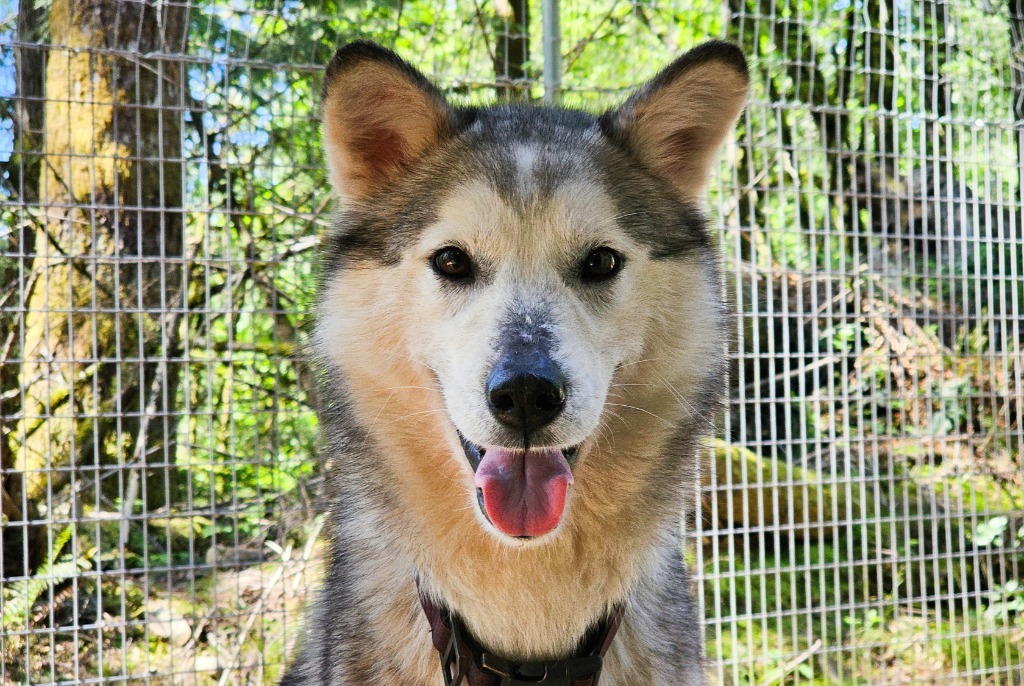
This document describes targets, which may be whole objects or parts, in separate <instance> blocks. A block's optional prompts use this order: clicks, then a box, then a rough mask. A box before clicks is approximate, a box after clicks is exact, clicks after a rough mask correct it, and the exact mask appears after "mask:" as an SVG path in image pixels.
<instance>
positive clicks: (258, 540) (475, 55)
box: [0, 0, 1024, 686]
mask: <svg viewBox="0 0 1024 686" xmlns="http://www.w3.org/2000/svg"><path fill="white" fill-rule="evenodd" d="M545 17H546V21H545ZM552 17H557V18H558V19H559V21H558V22H557V24H558V25H559V26H556V25H555V23H554V22H552ZM357 37H364V38H371V39H375V40H378V41H380V42H382V43H385V44H387V45H391V46H394V47H395V48H396V49H397V50H399V51H400V52H401V53H403V54H404V55H406V56H408V57H409V58H410V59H412V60H413V61H414V62H415V63H416V64H417V65H419V66H420V67H421V68H423V69H424V70H425V71H426V72H428V73H429V74H431V75H432V76H433V77H434V78H435V79H436V81H437V82H438V83H439V85H440V86H441V87H442V88H443V89H444V90H445V92H446V93H448V94H449V95H450V96H451V97H452V98H453V99H455V100H458V101H460V102H464V103H473V102H485V101H490V100H493V99H495V98H503V99H529V100H536V101H540V100H542V99H548V100H561V102H562V103H563V104H566V105H570V106H583V107H588V108H600V107H605V106H609V105H611V104H612V103H614V102H617V101H619V100H621V99H622V98H623V97H624V95H625V94H626V93H627V92H628V91H629V89H630V88H631V87H632V86H634V85H636V84H637V83H639V82H641V81H642V80H643V79H645V78H647V77H649V76H651V75H653V74H654V73H655V72H656V71H657V70H658V69H659V68H660V67H661V66H663V65H664V64H666V63H667V61H669V60H670V59H671V57H672V56H673V55H675V54H677V53H678V52H680V51H681V50H683V49H685V48H687V47H690V46H692V45H694V44H696V43H697V42H699V41H701V40H704V39H706V38H709V37H720V38H725V39H728V40H731V41H734V42H736V43H738V44H739V45H741V46H742V47H743V49H744V51H745V52H746V53H747V55H748V56H749V57H750V59H751V65H752V72H753V94H752V97H751V102H750V106H749V108H748V110H747V112H746V114H745V115H744V117H743V119H742V120H741V122H740V126H739V129H738V132H737V136H736V138H735V141H734V143H732V144H731V145H730V146H729V147H728V148H727V150H725V153H724V159H723V162H722V165H721V172H720V174H719V176H718V179H717V181H716V183H715V184H714V187H713V189H712V203H711V207H712V212H713V215H714V217H715V218H716V219H717V225H718V226H719V227H720V238H721V245H722V248H723V253H724V261H725V265H726V270H727V274H728V276H729V278H728V285H727V289H726V290H727V292H726V293H723V297H725V298H726V299H727V300H728V302H730V303H731V305H732V308H733V310H734V316H733V319H732V331H733V335H732V340H731V344H730V354H731V359H732V367H731V374H730V380H729V383H730V389H731V393H730V401H729V403H728V406H727V408H726V411H725V413H724V416H723V419H722V422H721V425H720V431H719V435H718V437H717V438H716V439H715V441H714V443H713V444H712V445H711V446H710V448H709V450H708V453H707V465H708V468H707V470H706V474H705V479H704V483H703V484H702V487H701V493H700V498H699V503H700V507H699V511H698V512H697V513H696V514H695V516H693V517H688V518H687V519H686V521H685V523H684V524H685V526H686V530H687V532H688V540H689V542H690V544H689V545H688V547H687V550H685V551H684V554H685V555H686V556H687V558H688V560H689V562H690V564H691V566H692V567H693V569H694V570H695V572H696V577H697V582H698V583H699V584H700V588H701V590H702V592H701V593H698V597H699V598H700V601H701V604H702V611H703V616H704V618H705V622H704V629H705V639H706V649H707V654H708V657H709V662H708V676H709V681H710V682H711V683H720V684H745V683H746V684H791V683H806V684H889V683H891V684H904V683H934V682H939V681H940V680H941V681H943V682H947V681H948V682H953V683H965V684H966V683H971V684H1022V683H1024V470H1022V462H1021V460H1022V448H1024V426H1022V414H1024V383H1022V376H1024V361H1022V338H1024V212H1022V199H1021V191H1022V181H1024V9H1022V5H1021V2H1020V0H1009V1H1008V2H995V1H990V0H951V1H949V2H930V1H928V2H926V1H923V0H894V1H892V2H889V1H887V0H834V2H829V3H822V2H820V0H718V1H714V2H712V1H711V0H693V1H691V2H664V1H658V0H652V1H651V2H640V1H634V2H625V1H617V0H601V1H597V2H590V1H587V2H584V1H583V0H563V2H562V3H561V7H560V8H559V7H558V3H557V2H552V1H549V2H545V3H529V2H520V1H519V0H494V1H492V2H484V1H483V0H473V1H467V0H451V1H450V2H445V3H435V2H420V1H418V0H416V1H402V0H378V1H376V2H363V3H353V2H342V1H341V0H318V1H317V2H309V3H302V2H299V1H298V0H198V1H196V2H191V1H187V2H181V1H179V0H161V1H160V2H155V1H153V0H142V1H139V0H0V98H3V100H2V103H0V163H2V179H0V198H2V200H3V204H2V207H0V217H2V221H0V432H2V434H0V439H2V440H0V476H2V480H3V481H2V489H0V492H2V498H3V500H2V505H3V510H2V517H3V518H2V524H0V543H2V546H0V588H2V594H0V610H2V612H0V614H2V625H0V653H2V655H3V663H2V667H0V681H2V682H3V683H4V684H7V683H11V684H28V683H32V684H55V683H90V682H113V681H117V682H145V683H189V684H218V685H219V686H224V685H226V684H242V683H272V682H273V681H274V680H275V679H276V678H277V677H278V676H279V675H280V672H281V670H282V668H283V665H284V664H285V663H286V662H287V660H288V658H289V656H290V654H291V650H292V643H291V641H292V640H293V638H294V636H295V634H296V629H297V628H298V625H299V623H300V621H301V619H302V605H303V602H304V599H305V598H306V594H307V591H308V589H309V588H310V587H312V586H315V583H316V580H317V576H318V573H319V569H320V548H319V547H318V545H317V543H316V540H317V534H318V533H319V531H320V528H321V525H322V519H321V517H320V515H319V514H318V508H317V491H318V484H319V480H320V479H321V476H320V475H319V473H318V470H317V467H316V461H315V456H314V448H315V443H316V438H315V434H316V417H315V414H314V411H313V405H314V403H313V396H314V393H315V383H314V379H313V378H312V375H311V372H310V371H309V370H308V369H307V368H306V366H305V365H304V360H303V346H304V344H305V341H306V334H307V332H308V330H309V323H310V317H311V301H312V291H313V288H314V284H315V281H316V260H315V256H316V248H317V243H318V238H319V236H320V235H321V234H322V232H323V231H325V230H327V229H328V227H329V224H330V221H329V216H328V212H329V197H328V196H329V194H328V190H327V184H326V182H325V178H324V173H323V170H322V158H321V154H320V151H319V133H318V125H317V108H318V96H319V86H320V78H321V71H322V65H324V64H326V62H327V61H328V59H329V58H330V55H331V54H332V52H333V50H334V48H335V47H336V46H337V45H338V44H340V43H342V42H344V41H347V40H350V39H353V38H357ZM556 67H557V68H556Z"/></svg>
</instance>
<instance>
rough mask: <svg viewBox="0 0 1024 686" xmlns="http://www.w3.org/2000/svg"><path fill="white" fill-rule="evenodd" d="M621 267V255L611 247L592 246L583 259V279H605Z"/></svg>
mask: <svg viewBox="0 0 1024 686" xmlns="http://www.w3.org/2000/svg"><path fill="white" fill-rule="evenodd" d="M620 269H622V255H620V254H619V253H617V252H615V251H614V250H612V249H611V248H594V249H593V250H591V251H590V252H589V253H587V257H586V259H585V260H583V280H584V281H606V280H607V279H610V278H612V277H613V276H615V275H616V274H618V273H619V270H620Z"/></svg>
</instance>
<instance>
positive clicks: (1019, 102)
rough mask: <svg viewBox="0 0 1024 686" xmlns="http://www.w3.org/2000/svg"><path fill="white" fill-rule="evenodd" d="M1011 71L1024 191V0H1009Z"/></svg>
mask: <svg viewBox="0 0 1024 686" xmlns="http://www.w3.org/2000/svg"><path fill="white" fill-rule="evenodd" d="M1009 5H1010V72H1011V75H1012V78H1013V84H1012V86H1013V118H1014V119H1015V120H1016V124H1015V127H1014V128H1015V130H1016V132H1017V184H1018V185H1017V189H1018V193H1022V192H1024V0H1009Z"/></svg>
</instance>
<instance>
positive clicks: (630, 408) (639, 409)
mask: <svg viewBox="0 0 1024 686" xmlns="http://www.w3.org/2000/svg"><path fill="white" fill-rule="evenodd" d="M606 404H607V405H613V406H615V407H623V408H625V409H627V410H636V411H637V412H643V413H644V414H648V415H650V416H652V417H654V418H655V419H657V420H659V421H662V422H665V423H666V424H668V425H669V426H675V425H674V424H673V423H672V422H670V421H669V420H667V419H665V418H664V417H662V416H661V415H659V414H655V413H654V412H651V411H650V410H645V409H644V408H642V407H637V406H636V405H626V404H623V403H606Z"/></svg>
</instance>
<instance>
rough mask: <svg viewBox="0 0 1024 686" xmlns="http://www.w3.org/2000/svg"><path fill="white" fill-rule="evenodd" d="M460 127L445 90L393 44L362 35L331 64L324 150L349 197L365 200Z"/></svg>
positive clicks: (341, 189)
mask: <svg viewBox="0 0 1024 686" xmlns="http://www.w3.org/2000/svg"><path fill="white" fill-rule="evenodd" d="M453 129H454V113H453V111H452V108H451V107H450V106H449V105H448V103H446V102H445V100H444V97H443V96H442V95H441V93H440V91H438V90H437V88H435V87H434V86H433V85H432V84H431V83H430V82H429V81H428V80H427V78H426V77H425V76H423V74H421V73H420V72H419V71H417V70H416V69H415V68H413V67H412V66H411V65H410V64H409V63H408V62H406V61H405V60H403V59H402V58H401V57H399V56H398V55H396V54H395V53H393V52H391V51H390V50H388V49H386V48H382V47H381V46H379V45H377V44H376V43H371V42H369V41H355V42H353V43H349V44H348V45H346V46H344V47H342V48H339V49H338V51H337V52H336V53H334V57H333V58H332V59H331V62H330V64H329V65H327V74H326V75H325V77H324V90H323V137H324V149H325V151H326V153H327V165H328V168H329V170H330V175H331V184H332V185H333V186H334V190H335V191H336V192H337V193H338V195H339V196H341V197H342V198H344V199H346V200H356V201H358V200H360V199H362V198H364V197H366V196H367V195H369V194H371V193H373V192H374V191H375V190H378V189H380V188H382V187H384V186H386V185H387V184H388V182H389V181H392V180H394V178H395V177H396V176H397V175H398V174H400V173H401V172H402V171H403V170H404V169H406V168H408V167H409V165H411V164H412V163H413V162H415V161H416V160H417V159H419V158H420V157H422V156H423V154H424V153H425V152H426V151H427V150H428V149H430V148H431V147H432V146H433V145H435V144H436V143H438V142H439V141H441V140H443V139H444V138H446V137H448V136H450V135H451V134H452V131H453Z"/></svg>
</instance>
